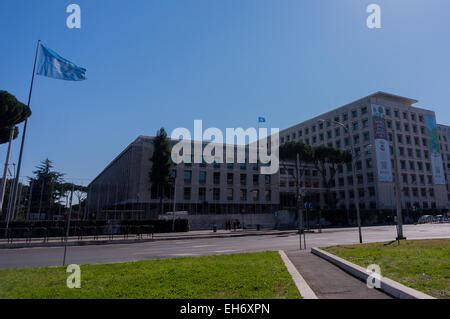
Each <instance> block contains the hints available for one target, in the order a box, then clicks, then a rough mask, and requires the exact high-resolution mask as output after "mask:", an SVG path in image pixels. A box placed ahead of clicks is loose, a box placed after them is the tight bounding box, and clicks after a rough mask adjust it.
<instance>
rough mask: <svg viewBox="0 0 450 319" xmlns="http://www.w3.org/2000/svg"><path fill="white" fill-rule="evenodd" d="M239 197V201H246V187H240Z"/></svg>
mask: <svg viewBox="0 0 450 319" xmlns="http://www.w3.org/2000/svg"><path fill="white" fill-rule="evenodd" d="M240 199H241V201H246V200H247V190H246V189H241V191H240Z"/></svg>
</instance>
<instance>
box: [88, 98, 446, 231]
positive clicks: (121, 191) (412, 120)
mask: <svg viewBox="0 0 450 319" xmlns="http://www.w3.org/2000/svg"><path fill="white" fill-rule="evenodd" d="M416 103H417V101H416V100H414V99H410V98H405V97H401V96H396V95H393V94H388V93H384V92H377V93H374V94H372V95H369V96H367V97H364V98H362V99H359V100H357V101H354V102H352V103H349V104H347V105H344V106H341V107H338V108H336V109H334V110H332V111H330V112H327V113H324V114H321V115H319V116H316V117H314V118H312V119H309V120H307V121H304V122H302V123H300V124H297V125H295V126H292V127H290V128H287V129H285V130H282V131H281V132H280V134H279V136H280V145H282V144H284V143H287V142H290V141H298V142H303V143H305V144H309V145H312V146H319V145H326V146H330V147H334V148H338V149H342V150H353V151H354V160H353V163H354V165H355V170H356V178H354V176H353V170H352V169H353V167H352V165H353V164H352V163H349V164H346V165H339V166H338V167H337V172H336V174H335V176H334V178H333V181H332V183H331V184H332V189H331V192H332V194H333V196H334V198H335V204H336V207H335V209H336V208H338V209H341V210H347V211H353V210H354V209H355V198H356V196H355V190H356V191H357V192H358V197H359V205H360V208H361V209H362V210H374V211H377V210H380V211H381V210H393V209H394V208H395V206H396V195H395V194H396V193H395V192H396V187H395V184H396V183H395V181H396V180H395V178H397V177H398V178H399V180H398V183H399V185H400V192H401V204H402V208H403V209H404V210H446V209H448V208H449V207H450V205H449V203H450V191H449V187H450V150H449V148H450V145H449V143H450V127H448V126H444V125H437V124H436V115H435V113H434V112H433V111H431V110H428V109H424V108H419V107H415V106H414V104H416ZM173 143H175V142H173ZM245 147H248V146H245ZM152 154H153V144H152V137H145V136H140V137H138V138H137V139H136V140H135V141H133V142H132V143H131V144H130V145H129V146H128V147H127V148H126V149H125V150H124V151H123V152H122V153H121V154H120V155H119V156H118V157H116V158H115V159H114V160H113V161H112V162H111V163H110V164H109V165H108V166H107V167H106V168H105V169H104V170H103V171H102V172H101V173H100V174H99V175H98V176H97V177H96V178H95V179H94V180H93V181H92V182H91V184H90V185H89V196H88V210H89V212H90V214H94V215H95V216H96V218H99V219H146V218H156V217H157V216H158V211H159V199H158V198H157V197H156V196H155V192H152V190H151V189H152V184H151V182H150V180H149V172H150V170H151V161H150V158H151V156H152ZM175 169H176V176H177V178H176V181H175V187H173V185H172V186H170V187H168V190H167V191H166V195H167V196H166V198H165V199H164V201H163V204H164V211H166V212H167V211H174V210H175V211H187V212H189V213H190V214H192V215H198V216H206V215H211V216H217V215H226V216H230V218H231V217H233V218H234V217H235V216H238V215H241V216H242V215H264V214H265V215H268V216H269V215H274V213H276V212H277V213H276V215H277V214H278V213H279V212H280V211H283V210H293V209H295V196H296V195H295V194H296V187H295V182H294V181H293V177H292V174H290V173H292V172H291V170H293V169H294V166H293V165H292V164H289V163H281V165H280V170H279V171H278V173H276V174H274V175H261V174H260V173H259V169H258V165H257V164H248V163H241V164H240V163H236V164H226V163H225V164H206V163H202V164H187V163H184V164H179V165H177V166H176V168H175ZM319 175H320V174H319V173H318V171H317V170H316V169H315V167H314V166H312V165H311V167H309V168H307V169H305V171H304V174H303V176H302V178H301V185H300V186H301V188H302V190H304V191H305V193H304V194H303V195H304V199H305V201H307V202H311V203H313V206H314V208H316V209H319V208H320V209H327V208H328V209H331V207H327V204H326V201H325V189H324V187H323V185H322V183H321V178H320V176H319ZM174 198H175V201H174V200H173V199H174ZM174 202H175V203H174ZM277 216H278V215H277ZM199 218H201V217H199ZM269 219H270V218H269ZM273 222H274V220H273V218H272V219H271V221H270V222H269V221H268V223H273ZM275 223H278V221H275Z"/></svg>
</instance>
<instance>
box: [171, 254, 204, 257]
mask: <svg viewBox="0 0 450 319" xmlns="http://www.w3.org/2000/svg"><path fill="white" fill-rule="evenodd" d="M170 256H177V257H188V256H198V254H190V253H185V254H172V255H170Z"/></svg>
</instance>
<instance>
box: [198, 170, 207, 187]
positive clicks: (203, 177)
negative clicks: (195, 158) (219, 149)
mask: <svg viewBox="0 0 450 319" xmlns="http://www.w3.org/2000/svg"><path fill="white" fill-rule="evenodd" d="M198 182H199V183H200V184H205V183H206V172H205V171H200V172H199V173H198Z"/></svg>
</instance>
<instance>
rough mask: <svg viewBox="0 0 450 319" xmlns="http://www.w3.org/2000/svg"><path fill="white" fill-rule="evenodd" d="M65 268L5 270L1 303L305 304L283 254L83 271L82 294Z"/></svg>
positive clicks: (92, 267) (145, 263) (154, 262)
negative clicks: (290, 301) (259, 300)
mask: <svg viewBox="0 0 450 319" xmlns="http://www.w3.org/2000/svg"><path fill="white" fill-rule="evenodd" d="M68 275H69V274H67V273H66V269H65V268H63V267H48V268H31V269H10V270H0V298H2V299H5V298H44V299H47V298H52V299H53V298H55V299H62V298H100V299H109V298H123V299H127V298H146V299H152V298H162V299H171V298H192V299H199V298H206V299H220V298H223V299H228V298H244V299H256V298H267V299H276V298H289V299H292V298H300V296H299V293H298V290H297V288H296V286H295V284H294V283H293V281H292V279H291V276H290V275H289V273H288V271H287V269H286V267H285V265H284V263H283V261H282V260H281V258H280V256H279V254H278V253H277V252H263V253H252V254H235V255H221V256H209V257H195V258H176V259H163V260H149V261H139V262H129V263H117V264H104V265H82V266H81V288H80V289H68V288H67V286H66V279H67V276H68Z"/></svg>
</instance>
